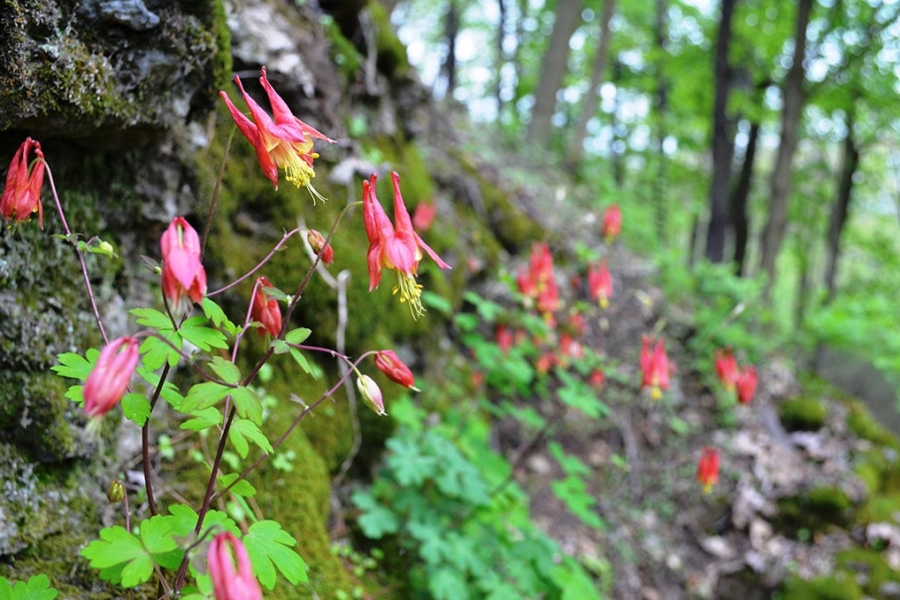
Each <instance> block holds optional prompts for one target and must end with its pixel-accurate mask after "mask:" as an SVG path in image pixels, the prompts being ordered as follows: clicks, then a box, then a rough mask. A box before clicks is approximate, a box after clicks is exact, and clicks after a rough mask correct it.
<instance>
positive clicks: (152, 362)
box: [139, 330, 182, 371]
mask: <svg viewBox="0 0 900 600" xmlns="http://www.w3.org/2000/svg"><path fill="white" fill-rule="evenodd" d="M159 335H161V336H162V337H164V338H166V339H167V340H168V341H169V342H171V344H172V345H171V346H170V345H169V344H167V343H166V342H164V341H163V340H161V339H159V338H158V337H155V336H150V337H147V338H146V339H144V341H143V342H141V347H140V349H139V352H140V353H141V354H143V355H144V357H143V358H142V359H141V363H142V364H143V365H144V368H145V369H147V370H148V371H155V370H156V369H158V368H160V367H161V366H163V365H164V364H166V363H168V364H169V366H170V367H174V366H175V365H177V364H178V361H179V360H181V354H180V353H179V352H178V350H176V348H179V349H180V348H181V346H182V341H181V336H179V335H178V333H176V332H175V331H172V330H165V331H160V332H159ZM173 346H174V347H173Z"/></svg>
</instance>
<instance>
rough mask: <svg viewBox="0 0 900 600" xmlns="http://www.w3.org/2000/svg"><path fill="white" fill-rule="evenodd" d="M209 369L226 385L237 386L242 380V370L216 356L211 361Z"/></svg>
mask: <svg viewBox="0 0 900 600" xmlns="http://www.w3.org/2000/svg"><path fill="white" fill-rule="evenodd" d="M209 368H210V369H212V370H213V372H214V373H215V374H216V375H218V376H219V379H221V380H222V381H224V382H225V383H231V384H237V382H239V381H240V380H241V370H240V369H238V367H237V365H236V364H234V363H233V362H231V361H229V360H226V359H224V358H222V357H221V356H215V357H213V359H212V360H211V361H209Z"/></svg>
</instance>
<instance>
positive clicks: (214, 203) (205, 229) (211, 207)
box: [200, 127, 237, 260]
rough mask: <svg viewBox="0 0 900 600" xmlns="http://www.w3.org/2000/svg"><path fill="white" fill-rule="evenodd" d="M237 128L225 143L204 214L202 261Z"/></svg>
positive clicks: (232, 130) (201, 241) (201, 247)
mask: <svg viewBox="0 0 900 600" xmlns="http://www.w3.org/2000/svg"><path fill="white" fill-rule="evenodd" d="M235 131H237V127H232V128H231V134H230V135H229V136H228V141H226V142H225V152H224V153H222V163H221V164H220V165H219V172H218V174H217V175H216V186H215V187H214V188H213V195H212V198H211V199H210V201H209V212H208V213H206V225H204V227H203V236H202V237H201V238H200V258H201V260H202V259H203V253H204V252H205V251H206V240H207V239H208V238H209V230H210V229H211V228H212V218H213V215H214V214H215V212H216V206H218V204H219V189H220V188H221V187H222V175H223V174H224V172H225V163H226V162H227V161H228V153H229V152H230V150H231V140H233V139H234V132H235Z"/></svg>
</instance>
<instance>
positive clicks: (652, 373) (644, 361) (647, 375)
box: [641, 336, 669, 400]
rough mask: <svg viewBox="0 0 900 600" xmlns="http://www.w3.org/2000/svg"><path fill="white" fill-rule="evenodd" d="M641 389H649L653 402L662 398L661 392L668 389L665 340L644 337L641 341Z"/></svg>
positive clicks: (667, 363) (667, 358) (667, 359)
mask: <svg viewBox="0 0 900 600" xmlns="http://www.w3.org/2000/svg"><path fill="white" fill-rule="evenodd" d="M641 373H643V379H642V380H641V389H643V388H650V396H651V397H652V398H653V399H654V400H659V399H660V398H662V395H663V391H664V390H667V389H669V357H668V356H667V355H666V342H665V340H662V339H660V340H658V341H657V340H655V339H653V338H650V337H647V336H644V338H643V339H642V340H641Z"/></svg>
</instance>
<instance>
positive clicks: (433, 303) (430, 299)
mask: <svg viewBox="0 0 900 600" xmlns="http://www.w3.org/2000/svg"><path fill="white" fill-rule="evenodd" d="M422 304H423V305H424V306H426V307H428V308H433V309H435V310H436V311H438V312H439V313H441V314H443V315H444V316H450V315H451V314H452V313H453V304H451V303H450V301H449V300H447V299H446V298H444V297H443V296H441V295H440V294H436V293H434V292H430V291H428V290H425V291H424V292H422Z"/></svg>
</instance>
